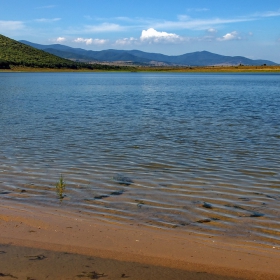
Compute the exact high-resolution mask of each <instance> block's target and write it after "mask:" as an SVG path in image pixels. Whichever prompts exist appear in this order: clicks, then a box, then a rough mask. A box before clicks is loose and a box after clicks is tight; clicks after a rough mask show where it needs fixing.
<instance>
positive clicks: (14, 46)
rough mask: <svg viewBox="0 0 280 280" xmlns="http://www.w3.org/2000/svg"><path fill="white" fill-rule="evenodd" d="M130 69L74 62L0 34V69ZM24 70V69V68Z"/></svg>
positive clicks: (127, 68)
mask: <svg viewBox="0 0 280 280" xmlns="http://www.w3.org/2000/svg"><path fill="white" fill-rule="evenodd" d="M20 68H25V69H27V70H30V69H29V68H32V69H36V68H37V69H40V68H43V69H46V68H47V69H60V70H63V69H68V70H69V69H71V70H105V71H109V70H113V71H118V70H130V68H131V67H130V68H129V67H125V66H115V65H102V64H87V63H81V62H74V61H71V60H68V59H64V58H61V57H58V56H55V55H53V54H50V53H47V52H44V51H42V50H38V49H35V48H33V47H30V46H28V45H25V44H22V43H20V42H18V41H15V40H13V39H10V38H8V37H5V36H3V35H1V34H0V69H15V70H21V69H20ZM23 70H24V69H23Z"/></svg>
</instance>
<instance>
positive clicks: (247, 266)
mask: <svg viewBox="0 0 280 280" xmlns="http://www.w3.org/2000/svg"><path fill="white" fill-rule="evenodd" d="M0 213H1V214H0V228H1V231H0V232H1V233H0V244H1V246H0V260H1V261H0V276H1V277H4V278H3V279H16V278H17V279H80V278H83V279H99V278H104V279H122V278H128V279H280V267H279V262H280V250H279V248H277V247H271V246H267V247H266V246H264V245H258V244H252V243H246V242H240V241H236V240H234V239H232V240H231V239H229V238H221V237H211V238H207V237H205V236H199V235H197V234H196V235H194V234H191V233H188V234H186V233H184V234H183V233H178V232H176V231H175V230H174V231H172V230H159V229H154V230H153V229H150V228H146V227H144V226H142V225H135V224H134V225H122V224H117V223H111V222H110V223H109V222H106V221H102V220H97V219H96V218H90V217H87V216H85V215H83V214H82V213H81V214H77V213H71V212H67V211H65V210H64V209H59V208H47V207H44V208H40V207H34V208H33V207H32V206H29V205H21V204H15V203H14V202H13V203H9V202H8V201H2V202H1V211H0ZM15 277H16V278H15Z"/></svg>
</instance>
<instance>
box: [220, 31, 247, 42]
mask: <svg viewBox="0 0 280 280" xmlns="http://www.w3.org/2000/svg"><path fill="white" fill-rule="evenodd" d="M241 39H242V38H241V36H239V34H238V32H237V31H232V32H230V33H227V34H226V35H224V36H223V37H221V38H217V40H218V41H232V40H241Z"/></svg>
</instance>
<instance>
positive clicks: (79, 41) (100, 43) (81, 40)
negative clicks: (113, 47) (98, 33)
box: [74, 38, 107, 45]
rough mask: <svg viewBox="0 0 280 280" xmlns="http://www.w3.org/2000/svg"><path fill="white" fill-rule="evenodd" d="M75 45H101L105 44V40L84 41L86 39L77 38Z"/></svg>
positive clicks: (90, 39)
mask: <svg viewBox="0 0 280 280" xmlns="http://www.w3.org/2000/svg"><path fill="white" fill-rule="evenodd" d="M74 42H75V43H85V44H86V45H103V44H105V43H107V40H105V39H92V38H89V39H86V38H77V39H75V40H74Z"/></svg>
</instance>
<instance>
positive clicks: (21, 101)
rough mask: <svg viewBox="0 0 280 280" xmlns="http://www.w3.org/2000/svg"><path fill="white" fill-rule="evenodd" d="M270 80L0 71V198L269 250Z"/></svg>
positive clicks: (278, 201)
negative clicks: (59, 190) (59, 186)
mask: <svg viewBox="0 0 280 280" xmlns="http://www.w3.org/2000/svg"><path fill="white" fill-rule="evenodd" d="M279 88H280V76H279V75H271V74H270V75H257V74H252V75H251V74H250V75H249V74H242V75H237V74H213V75H211V74H149V73H148V74H140V73H97V74H84V73H81V74H73V73H69V74H65V73H59V74H50V73H41V74H38V73H37V74H34V73H33V74H32V73H1V74H0V124H1V137H0V146H1V150H0V199H6V200H16V201H17V202H22V203H28V204H32V205H50V206H57V205H59V200H57V199H56V190H55V186H56V183H57V181H58V180H59V178H60V175H61V174H62V175H63V178H64V179H65V182H66V193H65V194H66V197H65V198H64V199H63V201H62V204H61V206H60V207H65V208H70V209H72V210H73V209H75V210H77V211H81V213H82V214H84V215H91V216H94V217H98V218H101V219H107V220H114V221H118V222H122V223H130V224H131V223H136V224H137V223H138V224H144V225H147V226H151V227H163V228H170V229H171V230H184V231H189V232H200V233H207V234H211V235H227V236H228V235H230V236H235V237H241V238H243V239H246V240H249V241H253V240H256V241H257V242H260V243H268V244H278V245H279V244H280V172H279V166H280V118H279V115H280V94H279Z"/></svg>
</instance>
